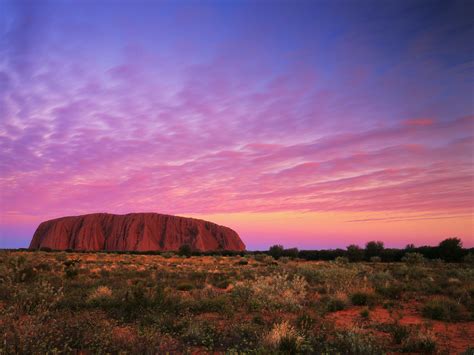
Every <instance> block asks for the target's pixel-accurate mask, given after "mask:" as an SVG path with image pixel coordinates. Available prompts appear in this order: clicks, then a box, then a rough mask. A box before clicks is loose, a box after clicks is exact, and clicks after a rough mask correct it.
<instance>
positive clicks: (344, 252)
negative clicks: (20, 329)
mask: <svg viewBox="0 0 474 355" xmlns="http://www.w3.org/2000/svg"><path fill="white" fill-rule="evenodd" d="M12 250H16V249H12ZM18 250H22V251H30V250H28V249H18ZM40 250H41V251H45V252H51V251H58V250H52V249H50V248H46V247H43V248H40ZM66 252H78V251H73V250H71V249H68V250H66ZM79 252H80V251H79ZM83 252H87V253H88V252H89V251H83ZM98 253H102V252H98ZM109 253H115V254H138V255H165V256H166V255H168V254H170V253H173V252H169V251H166V252H163V251H144V252H139V251H111V252H109ZM414 253H415V254H417V255H419V256H420V257H423V258H426V259H431V260H435V259H440V260H443V261H447V262H462V261H466V262H471V263H472V262H474V248H470V249H466V248H463V244H462V241H461V239H459V238H448V239H445V240H443V241H442V242H441V243H439V245H438V246H421V247H415V246H414V245H413V244H408V245H407V246H406V247H405V248H404V249H396V248H385V247H384V243H383V242H381V241H370V242H368V243H366V245H365V248H361V247H360V246H358V245H355V244H351V245H349V246H347V248H346V249H327V250H298V249H297V248H288V249H285V248H284V247H283V246H282V245H273V246H271V247H270V248H269V250H267V251H240V252H238V251H226V250H222V251H212V252H199V251H196V250H192V249H191V247H190V246H189V245H183V246H181V247H180V248H179V250H178V251H177V254H178V255H181V256H186V257H191V256H212V255H220V256H237V255H240V256H245V255H254V254H266V255H270V256H272V257H273V258H274V259H276V260H278V259H279V258H281V257H285V258H299V259H303V260H324V261H331V260H336V259H337V258H341V257H342V258H347V260H348V262H358V261H373V262H377V261H379V262H398V261H403V260H404V258H405V257H406V256H407V254H414ZM408 257H409V258H413V256H408Z"/></svg>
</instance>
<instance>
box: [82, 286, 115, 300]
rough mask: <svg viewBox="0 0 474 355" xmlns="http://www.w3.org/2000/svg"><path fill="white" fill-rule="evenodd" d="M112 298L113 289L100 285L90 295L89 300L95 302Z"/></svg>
mask: <svg viewBox="0 0 474 355" xmlns="http://www.w3.org/2000/svg"><path fill="white" fill-rule="evenodd" d="M110 298H112V290H111V289H110V288H109V287H107V286H99V287H97V288H96V289H95V290H94V291H93V292H92V293H91V294H90V295H89V297H88V299H87V300H88V301H89V302H94V301H101V300H106V299H110Z"/></svg>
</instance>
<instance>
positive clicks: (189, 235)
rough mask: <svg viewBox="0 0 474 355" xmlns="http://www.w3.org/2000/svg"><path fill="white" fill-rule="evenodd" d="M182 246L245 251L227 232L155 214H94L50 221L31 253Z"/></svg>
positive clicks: (41, 228) (40, 228)
mask: <svg viewBox="0 0 474 355" xmlns="http://www.w3.org/2000/svg"><path fill="white" fill-rule="evenodd" d="M185 244H187V245H189V246H191V248H193V249H195V250H199V251H214V250H234V251H241V250H245V245H244V243H243V242H242V240H241V239H240V237H239V235H238V234H237V233H236V232H235V231H233V230H232V229H230V228H227V227H224V226H220V225H217V224H215V223H211V222H207V221H203V220H200V219H194V218H185V217H177V216H170V215H163V214H158V213H130V214H126V215H114V214H108V213H94V214H88V215H83V216H75V217H62V218H57V219H52V220H50V221H46V222H43V223H41V224H40V225H39V226H38V228H37V229H36V232H35V234H34V235H33V239H32V240H31V243H30V249H38V248H41V247H48V248H51V249H57V250H64V249H74V250H91V251H97V250H107V251H113V250H116V251H150V250H159V251H161V250H178V249H179V247H180V246H182V245H185Z"/></svg>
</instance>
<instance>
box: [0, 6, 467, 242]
mask: <svg viewBox="0 0 474 355" xmlns="http://www.w3.org/2000/svg"><path fill="white" fill-rule="evenodd" d="M473 18H474V2H472V1H468V0H466V1H435V0H430V1H424V0H423V1H420V0H401V1H400V0H397V1H391V0H383V1H380V0H378V1H372V0H357V1H346V0H337V1H329V0H328V1H325V0H312V1H303V0H291V1H290V0H288V1H284V0H259V1H256V0H255V1H236V0H228V1H196V0H194V1H184V0H183V1H140V0H138V1H131V0H130V1H120V0H114V1H112V0H102V1H92V0H85V1H46V0H41V1H36V0H31V1H9V0H0V248H14V247H15V248H16V247H28V245H29V242H30V240H31V237H32V235H33V233H34V231H35V229H36V227H37V226H38V224H39V223H40V222H41V221H44V220H47V219H52V218H57V217H61V216H66V215H79V214H86V213H94V212H109V213H120V214H125V213H130V212H159V213H167V214H176V215H181V216H190V217H195V218H203V219H208V220H211V221H214V222H216V223H219V224H224V225H227V226H229V227H231V228H233V229H234V230H236V231H237V232H238V233H239V235H240V236H241V238H242V240H243V241H244V243H245V244H246V245H247V249H251V250H254V249H266V248H268V246H270V245H273V244H282V245H284V246H285V247H298V248H301V249H318V248H338V247H345V246H347V245H349V244H358V245H361V246H363V245H364V244H365V243H366V242H367V241H369V240H381V241H384V242H385V245H386V246H389V247H404V246H405V245H406V244H408V243H413V244H415V245H436V244H438V243H439V242H440V241H441V240H443V239H445V238H448V237H453V236H456V237H459V238H461V239H462V240H463V242H464V245H465V246H466V247H474V138H473V135H474V92H473V88H474V86H473V78H474V76H473V74H474V70H473V69H474V41H473V40H472V39H473V38H474V22H473V20H472V19H473Z"/></svg>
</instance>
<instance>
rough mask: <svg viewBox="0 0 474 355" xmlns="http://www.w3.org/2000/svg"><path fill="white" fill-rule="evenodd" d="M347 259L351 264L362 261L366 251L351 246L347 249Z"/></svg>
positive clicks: (356, 246) (353, 245)
mask: <svg viewBox="0 0 474 355" xmlns="http://www.w3.org/2000/svg"><path fill="white" fill-rule="evenodd" d="M347 257H348V259H349V261H351V262H356V261H361V260H362V259H363V258H364V250H362V248H361V247H359V246H358V245H355V244H351V245H349V246H348V247H347Z"/></svg>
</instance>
